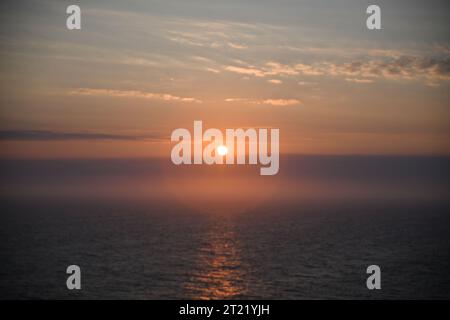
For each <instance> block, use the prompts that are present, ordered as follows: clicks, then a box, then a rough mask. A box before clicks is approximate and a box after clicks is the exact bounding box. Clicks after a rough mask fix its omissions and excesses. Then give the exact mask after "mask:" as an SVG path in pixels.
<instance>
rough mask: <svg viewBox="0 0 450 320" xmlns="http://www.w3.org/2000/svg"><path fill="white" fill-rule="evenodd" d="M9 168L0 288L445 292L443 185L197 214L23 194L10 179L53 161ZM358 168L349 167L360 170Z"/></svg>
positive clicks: (276, 295) (11, 291)
mask: <svg viewBox="0 0 450 320" xmlns="http://www.w3.org/2000/svg"><path fill="white" fill-rule="evenodd" d="M315 163H316V162H315ZM441 163H442V162H441ZM54 165H55V164H53V165H52V166H51V167H52V168H55V166H54ZM305 165H306V164H305ZM15 166H19V167H20V166H28V167H27V168H28V173H26V175H25V178H24V177H23V176H20V175H19V174H16V173H11V172H14V170H12V169H13V168H14V167H15ZM77 166H79V164H77ZM82 166H83V165H82ZM3 167H4V168H5V167H6V166H3ZM62 167H63V169H60V170H61V172H62V171H63V170H68V171H73V170H74V168H73V166H72V167H71V166H70V165H68V166H62ZM349 167H353V165H349ZM369 167H370V166H369ZM399 167H402V166H399ZM9 168H10V169H11V170H9V171H8V173H6V172H4V174H3V178H4V179H3V182H4V186H3V191H4V192H3V194H5V193H6V192H9V195H8V196H3V197H2V200H1V214H0V215H1V224H0V240H1V241H0V262H1V265H0V298H2V299H13V298H20V299H31V298H37V299H52V298H57V299H73V298H75V299H77V298H87V299H96V298H100V299H109V298H118V299H189V298H192V299H241V298H245V299H311V298H312V299H322V298H325V299H329V298H330V299H348V298H356V299H365V298H370V299H378V298H389V299H397V298H401V299H422V298H423V299H430V298H447V299H448V298H450V272H449V270H450V214H449V212H450V210H449V208H450V205H449V203H448V202H447V201H446V199H445V197H442V194H445V190H444V191H442V192H443V193H441V195H440V196H439V197H437V198H435V199H433V198H432V197H431V196H430V197H424V198H420V199H418V200H417V199H414V197H411V198H406V199H405V197H404V196H402V197H399V199H395V197H391V198H389V197H385V199H384V198H381V199H380V198H379V197H377V198H376V199H367V198H360V199H356V198H352V199H346V198H345V197H339V198H336V197H335V198H332V199H328V200H324V199H322V198H321V199H304V198H298V200H295V199H294V198H292V199H290V200H289V201H287V200H286V199H281V197H274V198H272V199H270V201H269V200H268V201H266V202H264V204H263V205H262V204H259V205H257V206H255V207H253V208H252V209H249V210H247V211H245V212H239V213H237V214H224V213H223V212H222V213H220V214H217V213H215V214H208V213H205V212H199V210H197V208H196V207H192V206H188V205H186V202H183V201H170V200H168V199H160V200H158V198H151V199H147V200H146V199H142V198H139V199H138V198H130V199H117V198H115V197H109V198H108V197H100V196H99V195H98V194H95V196H93V197H90V198H89V197H82V198H76V197H64V196H58V197H49V196H42V193H39V196H32V195H30V193H29V192H24V191H23V189H21V187H20V184H19V183H16V184H14V183H12V182H16V181H19V182H20V181H22V182H21V183H23V184H26V185H30V184H33V183H35V184H37V185H39V181H40V180H41V179H42V177H44V178H45V177H48V179H47V180H45V181H48V180H49V179H51V178H50V177H53V176H57V177H58V176H60V175H59V173H58V172H59V171H57V172H56V173H55V172H54V174H53V175H50V173H48V172H47V171H45V170H44V169H45V166H44V167H39V166H38V169H39V170H38V169H36V168H35V167H33V168H31V169H30V164H29V163H28V164H23V163H22V164H14V165H13V164H11V165H10V167H9ZM20 168H21V169H20V170H18V172H19V171H20V172H22V173H23V170H24V168H23V167H20ZM338 169H339V170H336V172H340V171H341V170H342V169H343V168H342V166H339V168H338ZM344 169H345V166H344ZM55 170H59V169H55ZM111 170H112V171H115V170H116V169H115V167H113V169H111ZM361 170H362V169H361ZM361 170H360V171H361ZM364 170H366V171H367V170H369V169H364ZM364 170H362V171H361V174H360V175H357V176H358V177H361V176H362V177H363V178H364V179H366V180H367V179H369V178H368V175H367V174H366V175H364V174H363V173H364V172H365V171H364ZM87 171H88V173H85V174H86V176H91V175H92V171H90V170H87ZM94 171H95V170H94ZM138 171H139V170H138ZM319 171H320V172H323V171H321V170H319ZM32 172H35V174H34V175H33V174H31V173H32ZM79 172H81V173H80V175H83V172H84V171H83V170H81V171H79ZM130 174H131V173H130V172H129V171H128V172H127V173H126V175H128V176H129V175H130ZM336 174H337V173H336ZM61 175H62V174H61ZM110 175H111V172H107V173H106V174H105V176H110ZM399 175H400V176H401V174H399V173H398V172H397V174H396V177H397V178H398V176H399ZM76 176H77V177H78V176H79V175H76ZM327 176H331V173H330V174H329V175H325V179H326V177H327ZM374 176H376V177H377V179H380V178H379V176H380V175H377V174H374ZM405 176H406V175H405ZM30 177H31V178H30ZM338 179H339V177H338ZM417 179H418V180H417ZM417 179H416V180H417V181H418V182H421V181H422V182H423V183H425V184H426V188H427V189H430V188H431V189H432V186H435V185H436V184H437V183H438V182H439V181H440V182H439V183H440V184H439V186H440V187H441V189H442V187H445V188H446V187H447V185H446V183H447V182H446V181H447V180H445V179H446V176H445V175H444V176H443V177H442V178H441V180H439V178H438V175H436V176H434V175H433V174H431V173H429V174H424V173H423V172H422V173H421V174H420V176H419V178H417ZM69 180H70V179H69ZM69 180H67V179H63V183H64V184H67V183H68V181H69ZM335 180H336V178H335ZM348 180H349V179H347V180H346V181H348ZM350 180H351V179H350ZM369 180H370V179H369ZM352 181H353V180H352ZM370 181H371V184H372V182H373V180H370ZM401 181H403V180H402V179H400V178H398V179H396V183H400V182H401ZM407 181H408V184H406V183H405V186H404V188H407V185H410V183H409V182H410V181H411V180H410V179H408V180H407ZM85 182H86V181H85ZM5 184H6V186H5ZM400 184H401V183H400ZM419 185H420V183H419ZM8 188H9V189H8ZM14 188H16V189H17V190H18V191H17V192H13V191H14V190H12V189H14ZM46 188H47V189H48V188H50V187H49V186H48V185H46ZM86 188H89V186H88V185H86ZM445 188H444V189H445ZM47 189H46V190H47ZM33 190H34V189H33ZM433 194H436V192H435V191H434V189H433ZM402 195H403V194H402ZM383 199H384V200H383ZM71 264H76V265H79V266H80V267H81V272H82V290H80V291H69V290H67V289H66V284H65V283H66V276H67V275H66V273H65V270H66V267H67V266H68V265H71ZM372 264H376V265H379V266H380V267H381V271H382V277H381V279H382V280H381V285H382V289H381V290H379V291H369V290H367V288H366V284H365V281H366V277H367V275H366V268H367V266H369V265H372Z"/></svg>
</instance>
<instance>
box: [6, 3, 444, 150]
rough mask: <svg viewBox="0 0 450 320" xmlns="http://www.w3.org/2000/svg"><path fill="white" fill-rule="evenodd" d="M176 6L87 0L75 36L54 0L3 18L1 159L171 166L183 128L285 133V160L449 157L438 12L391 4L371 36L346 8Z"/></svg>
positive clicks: (358, 13)
mask: <svg viewBox="0 0 450 320" xmlns="http://www.w3.org/2000/svg"><path fill="white" fill-rule="evenodd" d="M175 3H178V2H177V1H175ZM196 3H197V2H196ZM173 4H174V3H172V5H170V4H169V3H168V4H161V3H153V2H149V3H147V4H139V5H136V7H133V6H129V7H127V8H124V7H122V6H121V4H120V2H115V1H111V2H108V3H105V2H97V1H93V2H92V3H89V4H83V5H82V7H81V10H82V17H83V24H82V29H81V30H79V31H68V30H67V29H66V28H65V24H64V23H61V21H64V19H65V8H64V4H59V3H46V2H44V3H42V4H40V5H39V7H36V8H34V7H33V8H32V9H34V10H18V8H14V7H10V8H8V7H6V8H5V10H2V13H1V15H2V16H1V19H2V21H3V23H4V26H5V28H2V30H0V36H1V38H2V45H1V51H0V53H1V55H2V58H1V64H0V69H1V75H0V104H1V113H0V124H1V127H0V131H1V132H0V138H1V140H0V145H1V148H0V156H2V157H21V158H22V157H25V158H27V157H31V158H54V157H56V158H60V157H64V158H80V157H81V158H91V157H92V158H102V157H150V156H161V157H169V154H170V141H169V137H170V133H171V131H172V130H174V129H176V128H179V127H185V128H188V129H191V128H192V125H193V121H194V120H202V121H203V123H204V126H205V128H209V127H217V128H221V129H224V128H239V127H258V128H261V127H266V128H269V127H275V128H280V139H281V141H280V143H281V152H282V153H299V154H448V153H449V152H450V144H449V141H450V140H449V134H450V131H449V126H448V120H449V116H450V114H449V109H448V101H449V92H450V91H449V90H448V89H449V83H450V82H449V81H450V72H449V69H450V68H449V65H450V63H449V59H450V45H449V42H448V39H449V37H448V36H449V34H448V33H449V31H448V27H447V26H448V25H447V23H446V21H448V16H445V15H444V16H443V13H442V12H448V10H447V11H445V10H443V9H445V8H439V6H437V5H435V6H431V5H427V4H425V3H423V2H412V3H411V5H410V6H409V7H408V10H406V11H405V10H404V8H401V7H398V6H397V5H395V4H388V3H386V4H384V6H383V10H387V12H389V13H390V14H391V15H392V16H395V17H397V19H396V20H395V19H391V20H389V19H387V20H386V21H385V24H384V27H383V30H381V31H377V32H370V31H367V30H366V29H365V28H364V11H365V10H364V8H362V7H361V4H357V3H356V2H355V4H354V5H346V6H347V7H345V6H344V7H345V8H342V6H337V5H335V4H333V5H331V4H329V2H328V4H327V5H325V3H323V2H322V1H318V2H317V3H314V4H311V3H309V2H308V3H306V2H305V3H303V2H301V1H300V2H299V3H298V4H292V3H291V2H289V3H286V6H287V7H283V6H280V7H279V8H278V7H277V6H274V4H272V3H264V4H263V5H261V6H262V7H260V6H256V5H251V4H249V3H237V2H236V3H233V2H230V3H229V4H226V5H224V6H225V7H226V8H228V6H229V9H232V10H227V9H226V8H221V9H220V10H219V8H218V7H215V6H214V5H213V4H210V3H209V2H203V1H198V3H197V5H193V6H191V7H189V6H188V7H184V4H183V3H181V2H180V3H178V4H179V6H180V7H179V8H180V9H177V8H178V7H177V6H174V5H173ZM200 4H201V5H200ZM12 6H13V5H12ZM29 6H33V4H29ZM35 6H37V4H35ZM264 6H266V7H264ZM289 6H292V7H289ZM181 8H182V9H183V10H181ZM263 9H264V10H263ZM8 10H14V12H17V14H16V15H15V16H14V17H12V16H11V15H8V12H9V11H8ZM231 12H234V13H231ZM237 12H245V13H246V14H245V15H242V14H238V13H237ZM291 12H295V13H296V15H295V16H294V15H292V16H291ZM417 12H421V15H420V16H419V18H417V15H416V13H417ZM61 13H62V15H61ZM400 13H402V14H401V15H400ZM396 14H397V15H396ZM446 14H447V15H448V13H446ZM314 17H316V18H317V17H320V23H319V21H318V19H315V18H314ZM411 17H415V19H416V20H415V23H411V22H410V20H408V19H409V18H411ZM383 21H384V20H383ZM424 25H428V26H429V25H431V26H433V28H423V27H421V26H424ZM336 26H338V27H336ZM31 131H32V132H33V135H32V136H30V132H31Z"/></svg>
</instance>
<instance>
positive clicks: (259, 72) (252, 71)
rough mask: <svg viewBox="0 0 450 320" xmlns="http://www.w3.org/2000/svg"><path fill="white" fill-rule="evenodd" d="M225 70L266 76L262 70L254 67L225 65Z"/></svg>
mask: <svg viewBox="0 0 450 320" xmlns="http://www.w3.org/2000/svg"><path fill="white" fill-rule="evenodd" d="M225 70H227V71H230V72H234V73H239V74H245V75H250V76H255V77H265V76H266V74H265V73H264V71H262V70H259V69H255V68H245V67H235V66H227V67H225Z"/></svg>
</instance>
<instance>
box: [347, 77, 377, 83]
mask: <svg viewBox="0 0 450 320" xmlns="http://www.w3.org/2000/svg"><path fill="white" fill-rule="evenodd" d="M345 81H347V82H353V83H373V80H371V79H358V78H346V79H345Z"/></svg>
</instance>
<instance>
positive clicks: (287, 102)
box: [225, 98, 301, 107]
mask: <svg viewBox="0 0 450 320" xmlns="http://www.w3.org/2000/svg"><path fill="white" fill-rule="evenodd" d="M225 102H238V103H246V104H258V105H271V106H278V107H283V106H295V105H300V104H301V101H300V100H297V99H261V100H260V99H249V98H227V99H225Z"/></svg>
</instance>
